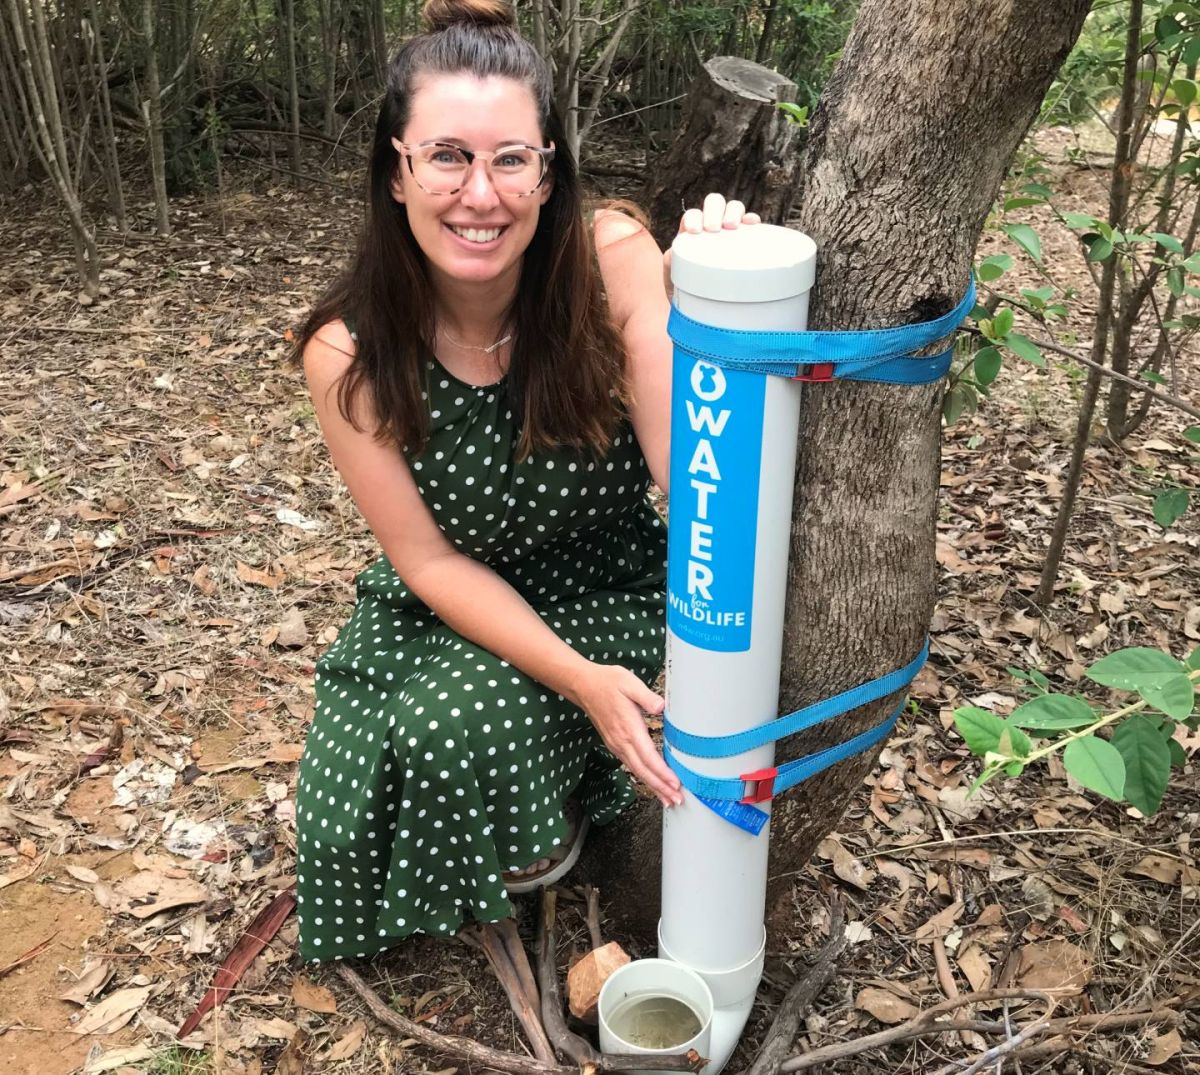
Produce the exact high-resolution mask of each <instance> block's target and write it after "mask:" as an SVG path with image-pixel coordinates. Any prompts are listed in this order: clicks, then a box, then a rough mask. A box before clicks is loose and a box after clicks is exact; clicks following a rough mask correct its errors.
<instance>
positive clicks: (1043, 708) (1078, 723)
mask: <svg viewBox="0 0 1200 1075" xmlns="http://www.w3.org/2000/svg"><path fill="white" fill-rule="evenodd" d="M1008 719H1009V721H1010V722H1011V723H1013V724H1015V725H1016V726H1017V727H1018V728H1029V729H1031V730H1033V731H1035V732H1036V731H1058V730H1061V729H1064V728H1084V727H1086V726H1087V725H1089V724H1092V723H1094V722H1095V721H1096V719H1097V718H1096V714H1095V713H1094V712H1093V711H1092V707H1091V706H1090V705H1088V704H1087V702H1085V701H1084V700H1083V699H1082V698H1075V697H1073V696H1072V695H1069V694H1043V695H1042V696H1041V697H1040V698H1034V699H1033V700H1032V701H1030V702H1026V703H1025V704H1024V705H1021V706H1018V707H1017V709H1016V710H1015V711H1014V712H1013V714H1012V716H1011V717H1009V718H1008Z"/></svg>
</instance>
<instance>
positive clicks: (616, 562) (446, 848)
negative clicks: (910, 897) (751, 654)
mask: <svg viewBox="0 0 1200 1075" xmlns="http://www.w3.org/2000/svg"><path fill="white" fill-rule="evenodd" d="M428 371H429V378H428V382H427V384H428V391H427V393H426V398H427V399H428V403H429V413H430V418H431V422H430V430H431V435H430V439H429V444H428V446H427V447H426V449H425V451H424V452H423V453H422V454H421V455H420V457H418V458H415V459H410V460H409V463H410V466H411V467H412V473H413V477H414V478H415V479H416V482H417V485H418V486H419V488H420V490H421V495H422V496H423V497H424V499H425V502H426V503H427V504H428V505H429V507H430V509H431V511H432V512H433V514H434V517H435V518H436V519H437V522H438V525H439V526H440V527H441V529H442V530H443V531H444V532H445V534H446V536H447V537H448V538H449V539H450V540H451V541H452V542H453V543H454V545H455V546H456V547H457V548H458V549H459V550H461V551H462V552H465V553H466V554H468V555H469V556H472V557H474V558H475V559H477V560H481V561H483V562H484V563H487V564H489V565H490V566H491V567H492V568H494V569H495V570H496V571H497V572H498V573H499V574H500V575H501V576H502V577H503V578H504V579H506V580H507V581H508V582H509V583H510V584H511V585H512V586H513V587H515V588H516V589H517V591H518V592H519V593H520V594H521V595H522V596H523V597H524V598H525V599H526V600H527V601H528V602H529V603H530V605H532V607H533V608H534V609H535V610H536V611H537V613H538V614H539V615H540V616H541V617H542V619H543V620H544V621H545V622H546V623H547V624H548V625H549V626H550V627H551V628H552V629H553V630H554V631H555V633H556V634H558V636H559V637H560V638H562V639H563V640H565V641H566V642H567V643H568V644H569V645H571V646H572V647H573V648H574V649H575V650H577V651H578V652H580V653H582V654H583V655H585V656H586V657H588V658H590V659H592V660H594V661H598V662H600V663H603V664H620V665H623V666H624V667H626V668H629V669H630V670H632V671H633V672H635V673H636V674H637V675H638V676H640V677H641V678H642V679H643V680H644V681H645V682H646V683H652V682H653V681H654V679H655V677H656V676H657V675H658V672H659V670H660V668H661V665H662V639H663V584H664V574H665V562H666V528H665V527H664V526H663V524H662V523H661V521H660V520H659V518H658V516H657V515H656V514H655V513H654V510H653V508H652V507H651V506H650V504H649V502H648V501H647V499H646V490H647V488H648V485H649V481H650V476H649V472H648V470H647V467H646V463H645V460H644V458H643V457H642V454H641V451H640V450H639V448H638V445H637V441H636V439H635V438H634V435H633V431H632V429H631V428H630V426H629V425H628V423H625V424H623V425H622V426H621V428H620V430H619V433H618V436H617V437H616V438H615V440H614V442H613V445H612V448H611V450H610V451H609V453H608V455H607V456H606V457H604V458H603V459H600V460H596V459H594V458H593V457H592V456H591V455H590V454H579V453H576V452H572V451H568V450H557V451H552V452H540V453H538V454H536V455H535V456H533V457H531V458H529V459H525V460H523V461H521V462H516V461H515V459H514V449H515V445H516V441H517V434H518V427H517V423H516V422H515V421H514V419H513V414H512V411H511V409H510V407H509V403H508V398H507V390H506V384H505V382H504V381H501V382H500V383H499V384H495V385H487V386H483V387H480V386H476V385H469V384H466V383H465V382H463V381H460V380H458V379H457V378H455V377H453V376H452V375H450V374H449V373H448V372H447V371H446V370H444V369H443V368H442V367H441V366H440V365H436V364H433V363H431V364H430V365H429V368H428ZM568 797H573V798H576V799H578V801H579V802H580V803H581V804H582V805H583V808H584V810H585V811H586V812H587V814H588V815H589V816H590V817H591V819H592V821H593V823H595V824H601V825H602V824H604V823H605V822H608V821H611V820H612V819H613V818H614V817H615V816H616V815H617V814H618V813H619V812H620V811H621V809H622V808H623V807H625V806H626V805H627V804H628V803H629V802H630V801H631V800H632V791H631V789H630V786H629V781H628V777H627V776H626V774H625V773H624V772H623V771H622V770H621V768H620V766H619V765H618V763H617V762H616V759H615V758H613V756H612V755H611V754H610V753H609V752H608V751H607V750H606V749H605V748H604V747H603V745H602V744H601V743H600V740H599V737H598V735H597V734H596V732H595V729H594V728H593V727H592V725H591V723H590V721H589V720H588V719H587V717H586V716H585V715H584V713H583V712H582V711H581V710H579V709H577V708H576V707H575V706H573V705H572V704H571V703H570V702H567V701H566V700H565V699H564V698H563V697H562V696H561V695H559V694H556V693H555V692H554V691H552V690H550V689H549V688H547V687H545V686H544V685H542V684H540V683H538V682H536V681H535V680H532V679H530V678H529V677H528V676H526V675H523V674H522V673H521V672H519V671H518V670H517V669H516V668H513V667H512V666H511V665H509V664H507V663H506V662H504V661H502V660H500V659H499V658H497V657H496V656H494V655H493V654H492V653H490V652H488V651H487V650H485V649H483V648H481V647H480V646H478V645H476V644H474V643H472V642H469V641H467V640H466V639H464V638H462V637H461V636H460V635H458V634H456V633H455V632H454V631H452V630H450V628H448V627H447V626H446V625H445V624H443V623H442V622H441V621H439V620H438V618H437V617H436V616H435V615H434V614H433V613H432V612H431V611H430V610H429V609H428V608H427V607H426V606H425V605H423V604H422V603H421V602H420V601H419V600H418V599H417V598H416V597H414V596H413V595H412V594H410V593H409V592H408V590H407V589H405V586H404V584H403V582H401V580H400V578H399V577H398V576H397V575H396V573H395V571H394V570H393V569H392V566H391V564H390V563H389V562H388V561H387V558H386V557H381V558H380V559H379V560H378V561H376V563H375V564H373V565H372V566H371V567H370V568H368V569H367V570H366V571H364V572H363V573H362V574H361V575H360V576H359V578H358V594H357V601H356V603H355V606H354V611H353V613H352V615H351V617H350V619H349V621H348V622H347V623H346V625H345V627H344V628H343V629H342V631H341V633H340V634H339V635H338V638H337V641H336V642H334V644H333V645H332V646H331V647H330V649H329V650H328V652H327V653H325V655H324V656H323V657H322V658H321V659H320V661H319V662H318V664H317V672H316V713H315V716H314V718H313V723H312V727H311V729H310V730H309V733H308V740H307V743H306V745H305V751H304V758H303V761H302V763H301V767H300V777H299V786H298V789H297V796H296V811H297V813H296V818H297V826H296V827H297V845H298V846H297V893H298V898H299V915H300V951H301V955H302V956H303V957H304V958H305V959H309V960H326V959H337V958H343V957H351V956H355V957H361V956H369V955H371V954H373V953H375V952H378V951H380V950H382V949H384V948H387V947H389V946H390V945H392V944H394V943H395V942H396V941H398V940H399V939H400V938H402V937H405V936H407V935H408V934H410V933H414V932H418V931H420V932H424V933H435V934H436V933H453V932H455V931H457V930H458V929H459V928H460V927H461V926H462V925H463V924H465V923H466V922H469V921H471V920H474V921H477V922H493V921H496V920H498V919H501V918H504V917H506V916H508V915H509V914H511V913H512V908H511V905H510V903H509V899H508V896H507V894H506V892H505V888H504V884H503V882H502V881H501V874H502V873H504V872H505V871H508V870H511V869H517V868H521V867H524V866H527V865H529V864H530V863H532V862H534V861H536V860H537V859H538V858H539V857H542V856H544V855H545V854H546V853H547V852H548V851H549V850H550V849H551V848H552V847H554V846H555V845H556V844H558V843H560V842H562V840H563V838H564V837H565V835H566V831H567V825H566V820H565V817H564V809H563V808H564V804H565V802H566V800H567V799H568Z"/></svg>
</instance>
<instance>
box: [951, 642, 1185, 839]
mask: <svg viewBox="0 0 1200 1075" xmlns="http://www.w3.org/2000/svg"><path fill="white" fill-rule="evenodd" d="M1011 671H1013V673H1014V674H1015V675H1016V676H1017V677H1018V678H1019V679H1022V680H1024V681H1025V683H1026V684H1027V686H1028V687H1029V689H1031V690H1032V691H1033V692H1034V695H1035V696H1034V697H1033V698H1032V699H1031V700H1030V701H1028V702H1025V703H1024V704H1023V705H1020V706H1018V707H1017V708H1016V709H1015V710H1014V711H1013V712H1012V713H1011V714H1010V715H1009V716H1008V717H1000V716H997V715H996V714H995V713H991V712H988V711H987V710H986V709H980V708H978V707H977V706H963V707H961V708H959V709H957V710H955V712H954V724H955V727H956V728H957V729H958V732H959V734H960V735H961V736H962V737H963V739H964V740H965V741H966V744H967V747H968V748H969V749H970V750H971V752H972V753H973V754H976V755H978V756H980V757H982V758H983V761H984V767H983V771H982V772H981V773H980V775H979V777H978V778H977V779H976V780H975V782H974V783H973V784H972V785H971V792H972V793H973V792H975V791H976V790H977V789H978V788H979V787H981V786H982V785H983V784H985V783H986V782H987V781H989V780H991V779H992V778H993V777H996V776H998V775H1000V774H1001V773H1005V774H1007V775H1009V776H1018V775H1020V773H1022V772H1023V771H1024V770H1025V768H1026V766H1028V765H1031V764H1033V763H1034V762H1036V761H1040V760H1041V759H1042V758H1045V757H1048V756H1049V755H1051V754H1056V753H1059V752H1061V753H1062V759H1063V765H1064V766H1065V767H1066V770H1067V772H1068V773H1070V774H1071V776H1073V777H1074V778H1075V779H1076V780H1078V781H1079V783H1081V784H1082V785H1083V786H1084V787H1086V788H1089V789H1090V790H1092V791H1096V792H1099V793H1100V794H1101V795H1104V796H1106V797H1108V798H1110V799H1114V800H1117V801H1122V800H1123V801H1126V802H1129V803H1131V804H1132V805H1133V806H1136V807H1137V808H1138V810H1140V811H1141V812H1142V813H1143V814H1144V815H1146V816H1147V817H1148V816H1149V815H1151V814H1153V813H1154V812H1155V811H1156V810H1157V809H1158V808H1159V805H1160V804H1161V802H1162V798H1163V795H1164V793H1165V792H1166V789H1167V783H1168V781H1169V779H1170V772H1171V769H1172V767H1182V766H1183V765H1184V764H1186V762H1187V755H1186V753H1185V752H1184V750H1183V747H1182V746H1180V744H1179V742H1178V740H1176V739H1175V738H1174V734H1175V729H1176V727H1177V726H1178V725H1180V724H1183V725H1185V726H1186V727H1188V728H1190V729H1191V730H1193V731H1195V730H1196V729H1197V728H1198V727H1200V714H1197V713H1196V684H1197V683H1198V682H1200V648H1198V649H1196V650H1194V651H1193V652H1192V654H1191V655H1190V656H1189V657H1188V658H1187V660H1186V661H1179V660H1176V659H1175V658H1174V657H1172V656H1171V655H1170V654H1169V653H1164V652H1162V651H1161V650H1156V649H1149V648H1146V647H1140V646H1138V647H1133V648H1130V649H1122V650H1117V651H1116V652H1114V653H1110V654H1108V655H1107V656H1105V657H1102V658H1101V659H1100V660H1098V661H1096V662H1095V663H1094V664H1093V665H1092V666H1091V667H1090V668H1089V669H1088V670H1087V677H1088V679H1090V680H1092V681H1093V682H1094V683H1098V684H1100V685H1101V686H1105V687H1110V688H1112V689H1115V690H1122V691H1133V692H1135V693H1136V694H1137V695H1138V700H1137V701H1134V702H1130V703H1129V704H1127V705H1123V706H1120V707H1119V708H1118V709H1116V710H1115V711H1113V712H1111V713H1107V714H1099V713H1097V712H1096V710H1095V709H1093V708H1092V706H1091V704H1090V703H1089V702H1088V701H1087V700H1086V699H1084V698H1082V697H1080V696H1079V695H1072V694H1056V693H1053V692H1052V691H1050V690H1049V681H1048V680H1047V679H1046V678H1045V676H1043V675H1041V674H1040V673H1037V672H1031V673H1025V672H1020V671H1018V670H1015V669H1012V670H1011ZM1105 728H1112V729H1113V731H1112V736H1111V738H1108V739H1105V738H1102V737H1101V736H1099V735H1098V734H1097V732H1099V731H1101V730H1102V729H1105ZM1027 732H1032V733H1034V734H1035V736H1036V738H1038V739H1046V740H1048V741H1047V742H1045V743H1044V744H1043V745H1041V746H1038V747H1036V748H1035V746H1034V744H1033V740H1032V739H1031V737H1030V735H1029V734H1027Z"/></svg>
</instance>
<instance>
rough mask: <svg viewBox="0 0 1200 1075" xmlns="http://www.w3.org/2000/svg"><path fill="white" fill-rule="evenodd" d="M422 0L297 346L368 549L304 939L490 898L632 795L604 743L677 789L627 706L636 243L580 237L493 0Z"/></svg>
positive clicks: (571, 166)
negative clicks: (338, 264)
mask: <svg viewBox="0 0 1200 1075" xmlns="http://www.w3.org/2000/svg"><path fill="white" fill-rule="evenodd" d="M425 16H426V21H427V23H428V26H429V32H428V33H426V34H422V35H420V36H418V37H415V38H413V39H412V40H410V41H409V42H407V43H406V44H405V45H404V46H403V47H402V48H401V50H400V51H399V53H398V54H397V55H396V57H395V59H394V60H393V61H392V64H391V67H390V69H389V75H388V87H387V93H386V95H385V99H384V103H383V106H382V109H381V112H380V116H379V120H378V123H377V126H376V132H375V138H374V145H373V148H372V155H371V161H370V204H369V208H368V218H367V221H366V226H365V228H364V232H363V236H362V240H361V244H360V247H359V251H358V254H357V257H356V259H355V261H354V263H353V265H352V267H351V268H350V269H349V271H348V272H347V273H346V275H345V276H344V277H343V278H342V279H341V280H340V281H338V282H337V283H336V284H335V285H334V286H333V287H332V288H331V289H330V291H329V293H328V294H327V295H326V296H324V297H323V298H322V300H321V301H320V302H319V303H318V305H317V307H316V308H315V309H314V310H313V312H312V314H311V315H310V317H309V319H308V322H307V324H306V325H305V328H304V330H303V332H302V334H301V338H300V340H299V343H298V348H297V352H298V354H300V355H302V358H303V365H304V371H305V375H306V377H307V380H308V384H309V387H310V390H311V392H312V397H313V402H314V406H315V408H316V413H317V417H318V420H319V422H320V425H321V430H322V433H323V435H324V437H325V440H326V443H327V444H328V446H329V451H330V454H331V456H332V458H333V461H334V463H335V465H336V466H337V468H338V470H339V471H340V473H341V475H342V477H343V479H344V480H345V482H346V484H347V486H348V487H349V489H350V492H351V494H352V495H353V497H354V499H355V502H356V503H357V505H358V507H359V509H360V510H361V511H362V513H363V516H364V517H365V518H366V520H367V522H368V524H369V525H370V527H371V529H372V530H373V531H374V533H375V535H376V537H377V538H378V539H379V543H380V545H381V547H382V550H383V554H384V555H383V556H382V557H381V558H380V560H379V561H378V562H377V563H375V564H374V565H373V566H372V567H370V568H369V569H368V570H366V571H365V572H363V574H362V575H361V576H360V577H359V579H358V598H357V602H356V605H355V608H354V612H353V614H352V616H351V618H350V620H349V622H348V623H347V624H346V626H345V627H344V628H343V630H342V632H341V634H340V635H339V637H338V639H337V641H336V642H335V643H334V645H333V646H332V647H331V648H330V650H329V651H328V652H327V653H326V654H325V655H324V657H322V659H321V661H320V662H319V664H318V666H317V676H316V692H317V705H316V715H315V717H314V720H313V726H312V729H311V731H310V733H309V736H308V742H307V745H306V749H305V755H304V761H303V764H302V767H301V773H300V782H299V788H298V793H297V829H298V870H297V872H298V894H299V900H300V923H301V931H300V947H301V954H302V955H303V956H304V957H305V958H308V959H330V958H338V957H344V956H364V955H369V954H371V953H373V952H375V951H378V950H380V949H382V948H385V947H388V946H389V945H391V944H393V943H395V941H397V940H398V939H399V938H401V937H403V936H406V935H407V934H409V933H412V932H414V931H417V930H420V931H423V932H427V933H447V932H453V931H456V930H457V929H458V928H459V927H460V926H461V925H462V924H463V923H464V921H466V920H470V919H474V920H475V921H479V922H491V921H496V920H498V919H501V918H504V917H506V916H507V915H508V914H509V913H510V910H511V908H510V904H509V901H508V893H510V892H514V891H524V890H527V889H529V888H532V887H536V886H537V885H540V884H546V883H549V881H551V880H553V879H555V878H557V877H558V876H560V875H561V873H562V872H565V870H566V869H567V868H569V866H570V865H571V864H572V863H573V861H574V859H575V857H576V856H577V854H578V849H579V846H580V844H581V842H582V838H583V834H584V831H585V830H586V827H587V824H588V822H589V821H590V822H595V823H598V824H603V823H605V822H607V821H609V820H611V819H612V818H613V817H614V816H615V815H616V814H617V813H618V812H619V811H620V810H621V809H622V808H623V807H624V806H626V805H627V804H628V803H629V802H630V801H631V798H632V792H631V790H630V787H629V784H628V779H627V777H626V776H625V774H624V773H623V772H622V770H621V768H620V766H621V764H622V763H623V764H624V765H625V766H626V767H627V768H628V770H629V771H630V772H631V773H632V774H633V776H634V777H636V778H637V779H639V780H641V781H642V782H643V783H645V785H646V786H647V787H648V788H649V789H650V791H651V792H653V794H655V795H656V796H657V797H658V798H659V799H660V800H661V801H662V802H663V804H664V805H666V806H670V805H671V804H673V803H678V802H681V801H682V792H681V790H680V785H679V781H678V779H677V778H676V777H675V776H674V774H673V773H672V772H671V771H670V770H669V769H668V768H667V766H666V765H665V763H664V762H663V760H662V757H661V755H660V754H659V753H658V752H657V750H656V749H655V748H654V745H653V743H652V741H651V739H650V737H649V734H648V733H647V730H646V725H645V720H644V713H658V712H661V710H662V706H663V701H662V699H661V698H660V697H659V696H658V695H657V694H655V693H654V692H653V691H652V690H651V689H650V687H649V686H648V684H649V683H651V682H653V680H654V679H655V677H656V676H657V674H658V671H659V669H660V667H661V661H662V653H661V644H662V617H663V591H662V587H663V575H664V561H665V549H666V542H665V537H666V535H665V530H664V528H663V526H662V524H661V523H660V521H659V519H658V518H657V516H656V515H655V513H654V511H653V510H652V508H651V507H650V505H649V503H648V502H647V500H646V495H645V494H646V489H647V487H648V484H649V482H650V481H651V479H653V480H655V481H657V482H658V484H659V485H660V486H662V487H663V488H664V489H665V488H666V482H667V453H668V438H669V398H670V382H669V360H670V345H669V342H668V340H667V337H666V333H665V325H666V316H667V310H668V308H667V298H666V294H665V290H664V286H663V268H662V259H661V255H660V253H659V251H658V249H657V247H656V246H655V244H654V242H653V240H652V239H651V237H650V236H649V234H648V233H647V232H646V230H645V229H644V228H642V227H641V225H640V224H638V223H637V222H636V221H633V220H632V219H630V218H629V217H627V216H625V215H623V214H620V213H613V212H609V213H599V214H597V216H596V219H595V223H594V244H593V236H591V235H589V234H588V229H587V227H586V224H585V221H584V217H583V214H582V206H581V195H580V189H579V183H578V178H577V175H576V172H575V163H574V161H573V160H571V157H570V154H569V152H568V151H567V149H566V144H565V140H564V137H563V131H562V126H561V123H560V120H559V118H558V117H557V116H556V115H555V114H554V110H553V108H552V107H551V103H550V89H551V87H550V79H549V75H548V72H547V70H546V67H545V64H544V62H543V61H542V60H541V58H540V57H539V56H538V54H537V53H536V51H535V50H534V49H533V48H532V46H531V45H530V44H529V43H528V42H526V41H525V40H523V39H522V38H521V37H520V36H519V35H518V33H517V32H516V29H515V17H514V15H513V11H512V8H511V7H510V6H509V4H508V3H507V2H505V0H430V2H429V3H427V4H426V7H425ZM718 201H719V202H720V204H719V205H718V204H717V203H716V202H714V203H713V204H712V205H706V210H707V212H708V219H707V220H706V221H704V223H705V224H707V225H708V226H710V227H713V226H715V227H718V228H719V227H720V226H721V206H723V204H724V203H723V200H720V199H718ZM725 216H726V217H727V220H726V223H727V224H728V225H729V226H736V224H737V222H738V220H740V219H741V207H740V206H739V205H737V204H736V203H731V204H730V206H729V209H728V211H727V212H726V213H725ZM685 225H686V226H688V227H689V228H692V229H693V230H699V228H700V227H701V220H700V215H699V211H690V215H688V216H686V217H685ZM593 245H594V251H593ZM602 744H603V745H602Z"/></svg>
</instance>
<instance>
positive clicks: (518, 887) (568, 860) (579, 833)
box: [503, 800, 591, 896]
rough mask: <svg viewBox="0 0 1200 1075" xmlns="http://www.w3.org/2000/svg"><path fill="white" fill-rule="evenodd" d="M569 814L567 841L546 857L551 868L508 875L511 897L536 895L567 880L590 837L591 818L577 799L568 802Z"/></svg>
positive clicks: (507, 884)
mask: <svg viewBox="0 0 1200 1075" xmlns="http://www.w3.org/2000/svg"><path fill="white" fill-rule="evenodd" d="M566 813H567V838H566V839H565V840H564V841H563V842H562V843H561V844H559V845H558V846H557V847H555V848H553V849H551V850H550V851H549V852H548V853H547V854H545V855H544V856H542V857H543V858H547V859H549V860H550V865H548V866H547V867H545V868H544V869H541V870H538V871H537V872H536V873H521V874H520V875H519V876H516V877H513V876H512V875H511V874H507V873H506V874H504V877H503V879H504V887H505V888H507V889H508V894H509V895H510V896H519V895H520V894H521V893H523V892H534V891H536V890H537V889H539V888H545V887H546V886H547V885H552V884H554V882H555V881H558V880H560V879H561V878H563V877H565V876H566V875H567V873H569V872H570V870H571V867H572V866H574V865H575V863H576V862H577V861H578V860H579V853H580V852H581V851H582V850H583V841H584V839H585V838H586V837H587V832H588V828H589V827H590V825H591V818H589V817H588V816H587V814H584V813H583V812H582V810H580V808H579V804H578V803H576V802H574V801H573V800H572V801H571V802H568V803H567V811H566ZM580 815H582V819H580Z"/></svg>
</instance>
